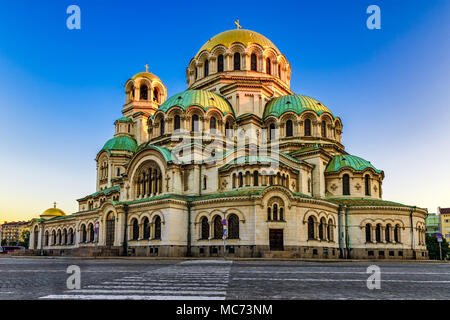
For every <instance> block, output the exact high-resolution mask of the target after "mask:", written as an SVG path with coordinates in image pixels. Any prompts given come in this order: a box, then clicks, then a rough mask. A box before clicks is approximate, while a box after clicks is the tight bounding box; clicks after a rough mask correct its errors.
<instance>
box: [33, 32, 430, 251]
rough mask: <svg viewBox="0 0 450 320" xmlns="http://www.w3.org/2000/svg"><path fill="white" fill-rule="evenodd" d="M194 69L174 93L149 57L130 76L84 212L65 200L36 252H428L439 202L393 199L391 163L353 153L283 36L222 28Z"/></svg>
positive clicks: (51, 212) (40, 225)
mask: <svg viewBox="0 0 450 320" xmlns="http://www.w3.org/2000/svg"><path fill="white" fill-rule="evenodd" d="M186 80H187V89H186V90H185V91H183V92H180V93H177V94H174V95H172V96H170V97H168V96H167V89H166V86H165V85H164V83H163V82H162V81H161V80H160V79H159V78H158V77H157V76H156V75H154V74H153V73H151V72H149V71H148V68H147V70H146V71H145V72H141V73H138V74H136V75H135V76H133V77H132V78H130V79H129V80H128V81H126V83H125V85H124V88H125V104H124V105H123V107H122V116H121V117H119V118H118V119H117V120H116V121H115V122H114V128H115V133H114V136H113V137H112V138H111V139H110V140H108V141H107V142H106V143H105V144H104V145H103V147H102V148H101V150H100V151H99V152H98V154H97V157H96V162H97V186H96V192H95V193H93V194H89V195H86V196H83V197H81V198H80V199H78V200H77V201H78V204H79V209H78V212H75V213H73V214H70V215H67V214H65V212H64V211H62V210H61V209H58V208H56V205H55V206H54V207H53V208H50V209H48V210H46V211H45V212H43V213H42V214H41V215H40V217H39V218H35V219H33V220H32V221H31V236H30V249H31V250H30V252H33V253H35V254H43V255H74V256H106V255H108V256H114V255H129V256H160V257H180V256H187V257H189V256H192V257H222V256H224V253H225V254H226V256H227V257H230V258H231V257H254V258H258V257H263V258H280V257H285V258H288V257H289V258H321V259H327V258H343V259H427V258H428V253H427V250H426V245H425V221H424V219H425V215H426V213H427V212H426V210H425V209H421V208H417V207H415V206H409V205H404V204H400V203H396V202H391V201H386V200H383V199H382V194H383V186H382V182H383V179H384V172H383V171H382V170H380V169H378V168H376V167H375V166H374V165H373V164H372V163H371V162H370V161H367V160H364V159H362V158H360V157H358V156H357V155H351V154H348V153H347V152H346V151H345V147H344V145H343V144H342V142H341V139H342V128H343V123H342V121H341V119H340V118H339V117H338V116H337V115H336V114H335V113H333V112H332V111H331V110H330V109H329V108H328V107H327V106H325V105H324V104H322V103H321V102H320V101H319V100H316V99H315V98H312V97H309V96H306V95H301V94H295V93H294V92H292V91H291V89H290V80H291V65H290V63H289V62H288V60H287V58H286V57H285V56H284V55H283V54H282V53H281V52H280V51H279V50H278V48H277V47H276V46H275V45H274V44H273V43H272V42H271V41H270V40H269V39H267V38H266V37H264V36H263V35H261V34H259V33H257V32H254V31H250V30H243V29H240V28H239V25H238V29H235V30H229V31H225V32H222V33H220V34H218V35H216V36H214V37H212V38H211V39H209V40H208V41H207V42H206V43H205V44H204V45H203V46H202V47H201V48H200V50H199V51H198V52H197V54H195V56H194V57H193V58H192V59H191V60H190V62H189V65H188V66H187V68H186ZM334 111H336V110H334ZM224 250H225V252H224Z"/></svg>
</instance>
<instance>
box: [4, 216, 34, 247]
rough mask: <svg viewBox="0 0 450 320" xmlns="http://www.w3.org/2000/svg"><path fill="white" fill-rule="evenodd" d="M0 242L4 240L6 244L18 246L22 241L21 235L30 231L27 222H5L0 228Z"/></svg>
mask: <svg viewBox="0 0 450 320" xmlns="http://www.w3.org/2000/svg"><path fill="white" fill-rule="evenodd" d="M0 229H1V236H0V237H1V240H2V242H3V240H6V243H7V244H12V243H14V244H18V243H19V242H21V241H23V240H24V239H23V237H22V233H23V232H24V231H25V230H30V228H29V226H28V222H26V221H18V222H7V221H5V222H4V223H3V224H2V225H1V226H0Z"/></svg>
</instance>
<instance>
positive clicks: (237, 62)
mask: <svg viewBox="0 0 450 320" xmlns="http://www.w3.org/2000/svg"><path fill="white" fill-rule="evenodd" d="M233 61H234V70H241V54H240V53H239V52H235V53H234V55H233Z"/></svg>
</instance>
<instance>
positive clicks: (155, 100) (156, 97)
mask: <svg viewBox="0 0 450 320" xmlns="http://www.w3.org/2000/svg"><path fill="white" fill-rule="evenodd" d="M153 101H154V102H156V103H159V92H158V89H157V88H153Z"/></svg>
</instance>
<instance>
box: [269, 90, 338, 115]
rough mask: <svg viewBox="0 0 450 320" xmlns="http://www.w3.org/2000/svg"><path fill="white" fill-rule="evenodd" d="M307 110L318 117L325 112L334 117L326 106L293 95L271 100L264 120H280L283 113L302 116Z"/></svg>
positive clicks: (305, 97)
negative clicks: (291, 112) (272, 118)
mask: <svg viewBox="0 0 450 320" xmlns="http://www.w3.org/2000/svg"><path fill="white" fill-rule="evenodd" d="M306 110H312V111H314V112H315V113H317V114H318V115H320V114H322V113H323V112H328V113H330V114H331V116H333V118H334V115H333V114H332V113H331V111H330V110H329V109H328V108H327V107H326V106H324V105H323V104H322V103H321V102H319V101H317V100H316V99H313V98H311V97H308V96H302V95H299V94H291V95H288V96H281V97H277V98H273V99H271V100H270V101H269V102H267V104H266V107H265V109H264V118H266V117H268V116H275V117H277V118H279V117H280V116H281V115H282V114H283V113H285V112H288V111H293V112H295V113H296V114H301V113H302V112H304V111H306Z"/></svg>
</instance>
